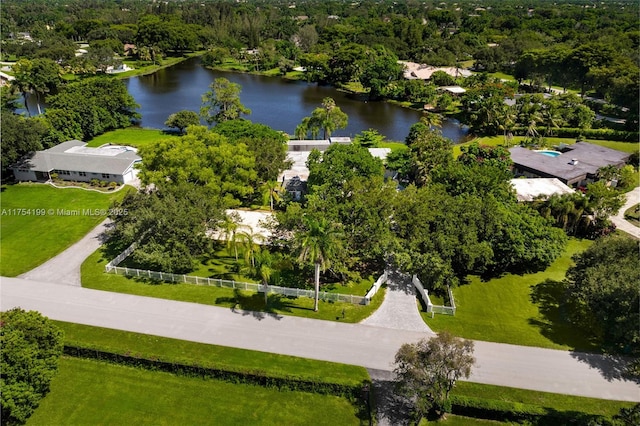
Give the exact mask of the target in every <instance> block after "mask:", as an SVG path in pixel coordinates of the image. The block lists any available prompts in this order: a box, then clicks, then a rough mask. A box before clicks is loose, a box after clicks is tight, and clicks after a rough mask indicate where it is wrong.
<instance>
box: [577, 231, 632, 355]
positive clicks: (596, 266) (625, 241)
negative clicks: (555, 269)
mask: <svg viewBox="0 0 640 426" xmlns="http://www.w3.org/2000/svg"><path fill="white" fill-rule="evenodd" d="M639 249H640V246H639V245H638V241H636V240H633V239H631V238H629V237H626V236H616V235H611V236H608V237H604V238H601V239H598V240H596V242H595V243H594V244H593V245H592V246H591V247H589V248H588V249H587V250H586V251H585V252H583V253H580V254H577V255H575V256H574V259H573V260H574V261H575V266H572V267H571V268H570V269H569V271H568V272H567V277H566V280H565V281H564V283H565V288H566V291H567V297H566V301H567V304H568V306H569V314H570V316H571V319H572V320H573V321H574V322H575V323H576V324H578V325H579V326H581V327H584V328H586V329H587V330H589V331H590V332H592V333H594V335H595V336H597V337H599V338H601V339H602V340H603V341H604V342H606V344H608V345H611V346H612V347H613V348H614V349H615V350H621V351H622V352H624V353H627V354H633V355H635V356H640V350H639V348H640V331H639V330H638V323H640V312H639V311H638V305H639V303H640V300H639V294H638V282H640V265H639V264H638V250H639Z"/></svg>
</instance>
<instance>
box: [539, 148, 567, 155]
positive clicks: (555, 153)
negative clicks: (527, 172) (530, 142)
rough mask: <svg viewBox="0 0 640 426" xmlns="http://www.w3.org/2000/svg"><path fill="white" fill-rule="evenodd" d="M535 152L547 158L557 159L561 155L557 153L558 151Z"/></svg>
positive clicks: (544, 150) (541, 150) (543, 150)
mask: <svg viewBox="0 0 640 426" xmlns="http://www.w3.org/2000/svg"><path fill="white" fill-rule="evenodd" d="M536 152H539V153H540V154H542V155H546V156H549V157H557V156H558V155H560V154H562V153H561V152H558V151H550V150H546V149H540V150H537V151H536Z"/></svg>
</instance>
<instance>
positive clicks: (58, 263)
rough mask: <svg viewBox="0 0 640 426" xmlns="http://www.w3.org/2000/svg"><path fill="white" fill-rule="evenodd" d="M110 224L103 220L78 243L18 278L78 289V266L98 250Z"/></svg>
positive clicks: (109, 221) (108, 220)
mask: <svg viewBox="0 0 640 426" xmlns="http://www.w3.org/2000/svg"><path fill="white" fill-rule="evenodd" d="M110 223H111V219H105V220H104V221H103V222H102V223H101V224H100V225H98V226H96V227H95V228H93V229H92V230H91V231H90V232H89V233H88V234H87V235H85V236H84V237H83V238H82V239H81V240H80V241H78V242H77V243H75V244H74V245H72V246H71V247H69V248H68V249H66V250H65V251H63V252H62V253H60V254H59V255H57V256H56V257H54V258H52V259H49V260H48V261H47V262H45V263H43V264H42V265H40V266H38V267H37V268H35V269H32V270H30V271H29V272H25V273H24V274H22V275H20V278H24V279H27V280H34V281H46V282H55V283H58V284H65V285H73V286H77V287H80V286H81V284H80V266H82V262H84V261H85V259H86V258H87V256H89V255H90V254H91V253H93V252H94V251H96V250H98V248H99V247H100V245H101V244H102V242H103V237H102V233H103V232H104V231H105V229H106V228H107V226H109V224H110ZM34 238H36V237H35V236H34Z"/></svg>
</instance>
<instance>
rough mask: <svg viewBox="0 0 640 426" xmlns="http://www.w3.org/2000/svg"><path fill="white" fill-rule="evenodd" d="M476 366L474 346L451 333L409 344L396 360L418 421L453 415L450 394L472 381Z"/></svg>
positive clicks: (400, 383)
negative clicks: (431, 414) (461, 383)
mask: <svg viewBox="0 0 640 426" xmlns="http://www.w3.org/2000/svg"><path fill="white" fill-rule="evenodd" d="M474 363H475V359H474V357H473V342H472V341H471V340H466V339H460V338H458V337H454V336H452V335H451V334H449V333H447V332H442V333H438V335H437V336H436V337H432V338H431V339H422V340H420V341H419V342H417V343H405V344H404V345H402V346H401V347H400V349H399V350H398V352H397V353H396V357H395V369H394V370H393V371H394V373H395V374H396V382H397V385H398V389H399V390H400V392H401V394H403V395H405V396H407V397H409V398H410V399H411V400H412V402H413V403H414V407H415V411H416V412H415V414H416V417H417V418H418V419H420V418H421V417H422V416H425V415H426V414H428V413H429V412H430V411H433V412H435V413H437V414H438V415H442V414H444V413H445V412H447V411H450V403H449V402H448V400H449V392H450V391H451V389H453V387H454V386H455V384H456V382H457V381H458V379H461V378H468V377H469V376H470V375H471V367H473V364H474Z"/></svg>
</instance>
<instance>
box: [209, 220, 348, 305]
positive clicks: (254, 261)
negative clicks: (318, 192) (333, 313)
mask: <svg viewBox="0 0 640 426" xmlns="http://www.w3.org/2000/svg"><path fill="white" fill-rule="evenodd" d="M303 223H304V229H303V230H302V231H300V232H298V233H297V234H295V235H294V246H295V247H296V249H297V250H298V252H299V256H298V261H300V262H301V263H304V262H311V263H313V265H314V290H315V297H314V306H313V309H314V311H318V300H319V296H320V273H321V272H324V271H326V270H327V269H328V268H330V267H331V259H332V258H333V257H334V255H335V254H336V253H337V252H338V251H339V250H340V249H341V247H342V244H341V236H342V231H341V230H340V227H339V226H338V225H337V224H335V223H331V222H329V221H327V220H326V219H325V218H320V219H318V218H314V217H311V216H304V217H303ZM220 228H221V231H222V232H221V235H220V238H221V239H223V240H225V241H226V242H227V249H228V250H230V251H231V250H233V253H234V256H235V259H236V261H238V260H239V254H240V252H242V254H243V256H244V261H245V264H246V265H247V266H248V267H249V269H250V271H251V272H252V273H253V274H254V275H256V276H258V277H259V278H260V280H261V282H262V284H263V285H264V286H265V292H264V300H265V305H266V304H267V303H268V297H267V294H268V292H269V281H270V280H271V277H272V275H273V273H274V272H275V271H276V268H275V256H273V254H272V253H271V252H270V251H269V250H267V249H265V248H263V244H265V243H266V241H265V240H264V237H262V236H261V235H259V234H256V233H255V232H254V230H253V229H252V228H251V226H248V225H243V224H242V223H241V218H240V216H239V214H238V213H237V212H231V213H228V214H227V215H225V218H224V220H223V221H222V222H221V223H220Z"/></svg>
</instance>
